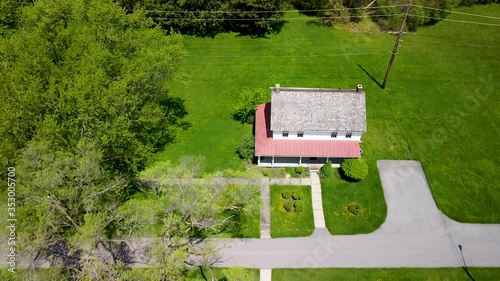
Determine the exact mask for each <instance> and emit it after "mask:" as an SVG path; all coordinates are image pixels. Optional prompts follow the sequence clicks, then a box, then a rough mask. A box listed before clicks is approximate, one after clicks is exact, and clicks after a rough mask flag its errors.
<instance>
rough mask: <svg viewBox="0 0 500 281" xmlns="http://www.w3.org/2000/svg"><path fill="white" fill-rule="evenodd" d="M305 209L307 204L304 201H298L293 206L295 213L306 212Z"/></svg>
mask: <svg viewBox="0 0 500 281" xmlns="http://www.w3.org/2000/svg"><path fill="white" fill-rule="evenodd" d="M304 207H305V204H304V202H303V201H298V202H295V204H293V209H294V210H295V212H298V213H300V212H303V211H304Z"/></svg>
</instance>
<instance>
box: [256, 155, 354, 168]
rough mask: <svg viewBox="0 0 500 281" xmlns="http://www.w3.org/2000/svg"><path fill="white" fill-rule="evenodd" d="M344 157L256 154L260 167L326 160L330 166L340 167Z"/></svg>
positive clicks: (309, 164) (312, 163)
mask: <svg viewBox="0 0 500 281" xmlns="http://www.w3.org/2000/svg"><path fill="white" fill-rule="evenodd" d="M344 159H345V158H337V157H283V156H257V165H259V166H262V167H298V166H303V167H311V166H322V165H323V164H325V163H326V162H327V161H328V160H330V161H332V167H334V168H337V167H340V164H342V162H343V161H344Z"/></svg>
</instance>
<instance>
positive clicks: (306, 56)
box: [187, 52, 388, 58]
mask: <svg viewBox="0 0 500 281" xmlns="http://www.w3.org/2000/svg"><path fill="white" fill-rule="evenodd" d="M387 53H388V52H369V53H346V54H331V55H297V56H291V55H284V56H204V55H187V57H195V58H312V57H341V56H345V57H347V56H365V55H375V54H387Z"/></svg>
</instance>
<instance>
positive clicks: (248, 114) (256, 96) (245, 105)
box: [231, 90, 269, 124]
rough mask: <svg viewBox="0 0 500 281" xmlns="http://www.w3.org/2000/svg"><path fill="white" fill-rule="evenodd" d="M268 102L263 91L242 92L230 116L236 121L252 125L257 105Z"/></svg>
mask: <svg viewBox="0 0 500 281" xmlns="http://www.w3.org/2000/svg"><path fill="white" fill-rule="evenodd" d="M268 101H269V93H268V92H267V91H263V90H253V91H250V90H244V91H243V92H242V94H241V96H240V99H239V102H238V103H237V104H236V105H235V106H234V109H233V111H232V112H231V115H232V116H233V119H234V120H236V121H240V122H241V123H246V124H253V121H254V117H255V110H256V109H257V105H259V104H263V103H266V102H268Z"/></svg>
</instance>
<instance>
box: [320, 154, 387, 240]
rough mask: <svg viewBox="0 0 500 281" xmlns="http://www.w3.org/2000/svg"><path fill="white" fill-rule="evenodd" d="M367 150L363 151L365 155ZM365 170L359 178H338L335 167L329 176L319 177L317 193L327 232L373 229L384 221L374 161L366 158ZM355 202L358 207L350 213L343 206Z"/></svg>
mask: <svg viewBox="0 0 500 281" xmlns="http://www.w3.org/2000/svg"><path fill="white" fill-rule="evenodd" d="M367 154H368V151H366V150H365V151H364V155H367ZM367 162H368V166H369V171H368V172H369V174H368V176H367V177H366V178H365V179H364V180H361V181H359V182H348V181H346V180H344V179H342V178H341V177H340V176H339V174H338V170H337V169H336V175H335V177H333V178H330V179H322V180H321V196H322V200H323V212H324V215H325V223H326V228H327V229H328V231H330V233H331V234H361V233H370V232H373V231H375V230H376V229H377V228H379V227H380V225H381V224H382V223H383V222H384V220H385V217H386V215H387V206H386V204H385V200H384V193H383V191H382V188H381V186H380V178H379V174H378V169H377V165H376V162H375V161H374V160H368V161H367ZM350 204H357V205H358V206H360V207H361V209H360V210H361V211H360V212H359V213H358V214H357V215H354V214H353V213H351V212H349V211H348V209H347V207H348V205H350Z"/></svg>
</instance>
